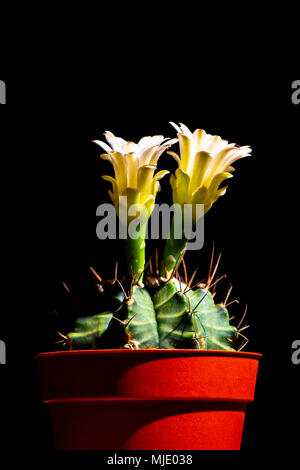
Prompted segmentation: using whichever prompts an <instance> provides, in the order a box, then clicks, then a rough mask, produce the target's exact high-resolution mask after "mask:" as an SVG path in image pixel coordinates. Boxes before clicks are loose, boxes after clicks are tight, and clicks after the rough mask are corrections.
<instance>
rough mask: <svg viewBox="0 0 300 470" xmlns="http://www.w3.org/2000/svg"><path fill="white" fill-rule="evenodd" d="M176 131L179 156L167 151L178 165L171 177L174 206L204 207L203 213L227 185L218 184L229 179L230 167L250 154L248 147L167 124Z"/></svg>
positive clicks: (224, 190)
mask: <svg viewBox="0 0 300 470" xmlns="http://www.w3.org/2000/svg"><path fill="white" fill-rule="evenodd" d="M170 124H171V125H172V126H173V127H174V128H175V129H176V130H177V135H178V139H179V147H180V157H179V156H178V155H177V154H176V153H175V152H171V151H169V152H168V153H169V154H170V155H172V156H173V157H174V158H175V160H176V161H177V163H178V168H177V170H176V172H175V175H171V177H170V183H171V186H172V189H173V200H174V203H179V204H181V205H183V204H193V205H194V204H204V213H206V212H207V211H208V210H209V209H210V208H211V207H212V205H213V203H214V202H215V201H216V200H217V199H218V198H219V197H220V196H222V195H223V194H225V192H226V189H227V186H226V187H222V188H220V185H221V183H223V181H225V180H226V179H227V178H231V177H232V174H231V172H233V171H234V168H233V167H232V164H233V163H234V162H235V161H236V160H239V159H240V158H243V157H246V156H248V155H250V154H251V148H250V147H249V146H244V147H239V146H237V145H236V144H233V143H229V142H228V141H227V140H224V139H222V138H221V137H219V136H217V135H210V134H207V133H206V132H205V131H204V130H203V129H196V130H195V131H194V132H193V133H192V132H191V131H190V130H189V129H188V127H187V126H185V125H184V124H182V123H180V124H179V125H177V124H174V123H173V122H170Z"/></svg>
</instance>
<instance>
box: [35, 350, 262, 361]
mask: <svg viewBox="0 0 300 470" xmlns="http://www.w3.org/2000/svg"><path fill="white" fill-rule="evenodd" d="M130 354H132V355H137V356H147V355H149V354H151V355H153V356H166V357H168V356H171V357H176V356H193V357H197V356H223V357H238V358H244V359H261V358H262V357H263V355H262V354H260V353H254V352H248V351H222V350H217V349H216V350H215V349H150V348H149V349H79V350H73V351H50V352H42V353H39V354H37V355H35V356H34V358H35V359H39V358H44V357H55V356H58V357H59V356H62V357H63V356H67V355H69V356H95V355H99V356H114V355H116V356H118V355H122V356H130Z"/></svg>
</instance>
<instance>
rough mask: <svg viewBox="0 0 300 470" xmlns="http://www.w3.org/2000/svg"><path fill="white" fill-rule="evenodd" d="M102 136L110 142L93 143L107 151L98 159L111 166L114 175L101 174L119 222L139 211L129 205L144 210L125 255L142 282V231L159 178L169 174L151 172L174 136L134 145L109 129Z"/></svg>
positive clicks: (132, 217)
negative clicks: (132, 210)
mask: <svg viewBox="0 0 300 470" xmlns="http://www.w3.org/2000/svg"><path fill="white" fill-rule="evenodd" d="M104 135H105V138H106V140H107V142H108V143H109V145H108V144H107V143H105V142H102V141H100V140H95V141H94V142H95V143H96V144H98V145H99V146H100V147H102V148H103V149H104V150H105V151H106V153H104V154H101V155H100V156H101V158H103V159H104V160H108V161H109V162H110V163H111V164H112V165H113V168H114V172H115V177H114V178H113V177H112V176H108V175H104V176H102V178H103V179H104V180H105V181H109V182H110V183H111V184H112V191H111V190H109V195H110V198H111V200H112V203H113V205H114V206H115V209H116V212H117V214H118V215H119V217H121V218H122V222H123V223H124V224H126V226H127V225H128V222H130V221H131V220H132V219H134V218H135V217H136V216H137V215H138V214H134V215H131V213H130V208H131V207H132V206H135V209H136V212H138V211H140V212H142V210H144V214H145V217H144V218H143V222H142V223H141V225H140V228H139V236H138V238H137V239H133V238H130V237H128V243H127V255H128V269H129V273H130V274H131V273H132V274H133V275H134V276H136V279H139V282H140V284H141V282H142V278H143V270H144V265H145V232H146V224H147V220H148V219H149V217H150V215H151V212H152V209H153V206H154V202H155V198H156V195H157V192H158V191H159V190H160V183H159V181H160V180H161V179H162V178H163V177H164V176H165V175H167V174H168V173H169V171H168V170H161V171H159V172H157V173H156V174H154V172H155V170H156V168H157V162H158V160H159V157H160V156H161V154H162V153H163V152H164V151H165V150H166V149H168V148H169V147H170V146H171V145H173V144H174V143H175V142H177V139H172V140H170V139H166V138H164V137H163V136H162V135H156V136H153V137H143V138H142V139H141V140H140V141H139V142H138V143H137V144H135V143H134V142H127V141H126V140H124V139H122V138H120V137H115V136H114V134H113V133H112V132H109V131H106V132H105V134H104ZM124 198H126V208H125V210H122V208H121V207H120V204H121V205H122V202H123V201H124Z"/></svg>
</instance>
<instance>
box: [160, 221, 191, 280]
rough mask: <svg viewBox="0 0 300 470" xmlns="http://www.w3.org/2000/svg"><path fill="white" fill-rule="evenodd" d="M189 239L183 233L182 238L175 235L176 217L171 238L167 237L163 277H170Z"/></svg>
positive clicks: (161, 271)
mask: <svg viewBox="0 0 300 470" xmlns="http://www.w3.org/2000/svg"><path fill="white" fill-rule="evenodd" d="M187 242H188V240H187V239H186V238H185V236H184V234H183V233H182V237H181V238H175V237H174V218H173V220H172V224H171V227H170V238H168V239H167V241H166V244H165V249H164V253H163V259H162V263H161V268H160V275H161V277H163V278H165V279H168V278H169V277H170V276H171V274H172V271H173V270H174V268H175V265H176V263H177V262H178V261H179V259H180V257H181V256H182V254H183V253H184V250H185V247H186V244H187Z"/></svg>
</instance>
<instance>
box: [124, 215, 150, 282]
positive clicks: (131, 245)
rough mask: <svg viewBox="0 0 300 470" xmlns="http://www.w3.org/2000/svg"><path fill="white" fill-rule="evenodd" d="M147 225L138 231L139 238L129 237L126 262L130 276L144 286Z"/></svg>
mask: <svg viewBox="0 0 300 470" xmlns="http://www.w3.org/2000/svg"><path fill="white" fill-rule="evenodd" d="M146 227H147V223H146V224H144V225H142V226H141V227H139V229H137V233H138V238H136V239H133V238H131V237H130V236H128V238H127V241H126V261H127V269H128V273H129V274H130V275H133V276H135V281H138V282H139V283H140V284H141V285H142V281H143V277H144V273H143V271H144V267H145V246H146V245H145V236H146Z"/></svg>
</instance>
